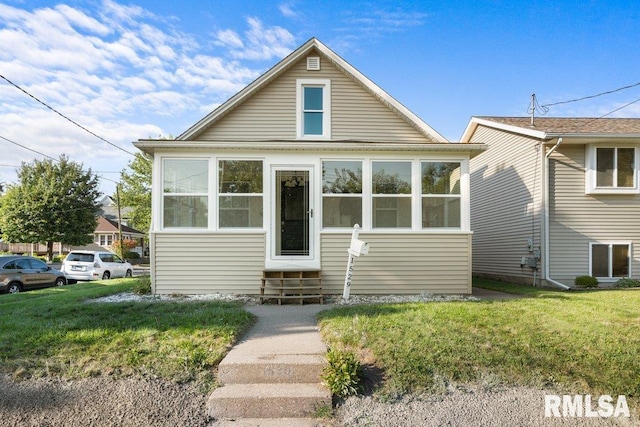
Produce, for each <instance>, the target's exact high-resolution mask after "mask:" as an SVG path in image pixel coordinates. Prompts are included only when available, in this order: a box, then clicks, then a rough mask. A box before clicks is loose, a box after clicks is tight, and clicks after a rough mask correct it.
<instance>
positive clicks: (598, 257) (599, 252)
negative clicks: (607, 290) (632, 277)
mask: <svg viewBox="0 0 640 427" xmlns="http://www.w3.org/2000/svg"><path fill="white" fill-rule="evenodd" d="M590 246H591V254H590V255H591V265H590V267H591V273H590V274H591V276H595V277H598V278H603V279H614V278H620V277H629V259H630V252H631V245H630V244H629V243H591V245H590Z"/></svg>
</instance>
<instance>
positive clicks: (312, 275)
mask: <svg viewBox="0 0 640 427" xmlns="http://www.w3.org/2000/svg"><path fill="white" fill-rule="evenodd" d="M267 299H276V300H277V301H278V304H279V305H281V304H282V301H283V300H296V299H297V300H299V301H300V304H303V303H304V301H305V300H308V299H314V300H318V302H319V303H320V304H324V296H323V294H322V273H321V271H320V270H264V271H263V272H262V284H261V286H260V302H261V303H263V302H264V301H265V300H267Z"/></svg>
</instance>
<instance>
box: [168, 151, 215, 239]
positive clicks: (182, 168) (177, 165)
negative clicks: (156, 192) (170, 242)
mask: <svg viewBox="0 0 640 427" xmlns="http://www.w3.org/2000/svg"><path fill="white" fill-rule="evenodd" d="M162 173H163V177H162V192H163V209H162V214H163V219H162V224H163V227H165V228H174V227H176V228H206V227H207V226H208V223H207V221H208V191H209V160H207V159H164V161H163V167H162Z"/></svg>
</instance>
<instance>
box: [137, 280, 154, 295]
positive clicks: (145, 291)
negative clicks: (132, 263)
mask: <svg viewBox="0 0 640 427" xmlns="http://www.w3.org/2000/svg"><path fill="white" fill-rule="evenodd" d="M132 290H133V293H134V294H137V295H149V294H150V293H151V277H149V276H142V277H140V278H139V279H138V282H137V283H136V284H135V285H133V288H132Z"/></svg>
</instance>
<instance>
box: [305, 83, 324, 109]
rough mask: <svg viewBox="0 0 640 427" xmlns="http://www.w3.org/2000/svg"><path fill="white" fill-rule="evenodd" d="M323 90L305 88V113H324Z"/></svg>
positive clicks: (319, 88)
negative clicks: (313, 111) (310, 111)
mask: <svg viewBox="0 0 640 427" xmlns="http://www.w3.org/2000/svg"><path fill="white" fill-rule="evenodd" d="M322 90H323V88H321V87H305V88H304V107H303V108H304V111H309V110H315V111H322Z"/></svg>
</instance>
